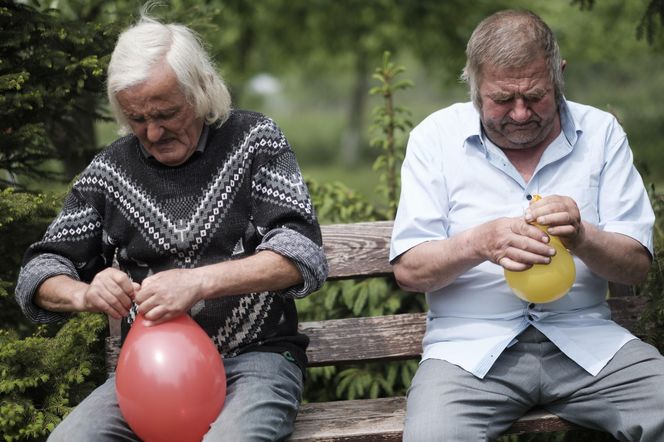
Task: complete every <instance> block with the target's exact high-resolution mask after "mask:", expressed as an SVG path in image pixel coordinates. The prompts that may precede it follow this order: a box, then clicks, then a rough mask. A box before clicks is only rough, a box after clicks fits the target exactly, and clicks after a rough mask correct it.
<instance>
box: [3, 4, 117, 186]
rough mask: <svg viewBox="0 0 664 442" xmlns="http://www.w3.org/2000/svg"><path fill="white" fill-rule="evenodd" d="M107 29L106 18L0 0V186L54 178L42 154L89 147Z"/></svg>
mask: <svg viewBox="0 0 664 442" xmlns="http://www.w3.org/2000/svg"><path fill="white" fill-rule="evenodd" d="M114 36H115V30H114V27H113V26H108V25H105V26H102V25H100V24H98V23H94V22H93V23H88V22H82V21H74V20H68V19H65V18H63V17H62V15H61V14H60V13H59V11H57V10H44V11H41V10H38V9H37V8H35V7H33V6H30V5H26V4H22V3H18V2H13V1H6V0H0V172H3V171H4V173H3V174H2V175H0V186H2V187H4V186H7V185H17V182H18V181H17V180H18V178H20V177H32V178H40V179H56V178H61V177H62V176H61V174H59V173H57V172H56V171H54V170H50V169H47V168H45V167H44V163H45V162H46V160H49V159H53V158H61V159H65V158H66V159H71V158H72V156H81V155H88V156H89V155H91V154H92V153H91V152H90V151H93V150H94V149H95V148H96V146H95V145H94V141H93V138H94V137H93V133H94V132H93V131H92V122H93V121H94V119H95V118H102V115H101V113H100V111H99V109H100V99H102V98H103V91H104V81H103V80H104V79H103V75H104V72H105V70H106V63H107V62H108V58H109V56H110V52H111V49H112V44H113V42H114V39H115V37H114ZM86 123H87V124H86ZM86 129H87V130H86Z"/></svg>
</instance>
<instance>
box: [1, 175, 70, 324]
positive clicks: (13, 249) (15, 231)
mask: <svg viewBox="0 0 664 442" xmlns="http://www.w3.org/2000/svg"><path fill="white" fill-rule="evenodd" d="M60 205H61V198H60V197H58V196H55V195H50V194H42V195H34V194H31V193H24V192H17V191H15V190H14V189H13V188H11V187H10V188H6V189H4V190H0V256H2V257H3V258H2V260H0V324H3V327H9V328H13V329H15V330H18V331H19V332H20V333H21V334H25V333H27V332H29V331H30V330H31V328H32V327H31V326H30V325H29V324H28V322H27V320H25V319H24V318H23V315H22V314H21V312H20V310H19V309H18V306H17V304H16V302H15V301H14V299H13V297H10V296H9V294H10V293H12V294H13V292H14V281H16V277H17V276H18V271H19V268H20V266H21V258H22V256H23V252H24V251H25V250H26V249H27V247H28V246H29V245H30V244H32V243H33V242H35V241H37V240H38V239H39V238H40V237H41V235H42V233H43V232H44V230H46V226H48V224H49V223H50V222H51V220H52V219H53V217H54V216H55V214H56V213H57V210H58V208H59V207H60Z"/></svg>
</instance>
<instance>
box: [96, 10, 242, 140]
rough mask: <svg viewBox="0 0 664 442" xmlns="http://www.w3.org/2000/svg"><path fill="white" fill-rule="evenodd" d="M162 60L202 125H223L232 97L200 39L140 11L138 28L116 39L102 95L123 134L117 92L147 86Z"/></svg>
mask: <svg viewBox="0 0 664 442" xmlns="http://www.w3.org/2000/svg"><path fill="white" fill-rule="evenodd" d="M162 61H165V62H166V63H168V65H169V66H170V67H171V69H173V72H175V76H176V77H177V80H178V83H179V85H180V88H181V90H182V92H183V93H184V95H185V97H186V98H187V101H188V102H189V103H190V104H191V105H192V106H193V108H194V111H195V112H196V116H197V117H199V118H203V117H204V118H205V122H206V123H207V124H214V123H217V124H219V125H220V124H222V123H223V122H224V121H226V119H227V118H228V115H229V114H230V111H231V96H230V93H229V92H228V89H227V88H226V85H225V84H224V81H223V79H222V78H221V76H220V75H219V74H218V73H217V71H216V70H215V68H214V65H213V63H212V61H211V59H210V56H209V55H208V53H207V52H206V51H205V49H203V44H202V43H201V40H200V39H199V37H198V36H197V35H196V33H195V32H194V31H192V30H191V29H189V28H188V27H186V26H183V25H180V24H175V23H170V24H164V23H161V22H159V21H158V20H156V19H154V18H152V17H149V16H148V15H147V10H146V9H144V10H143V11H142V13H141V19H140V20H139V21H138V23H136V24H135V25H133V26H131V27H129V28H128V29H126V30H125V31H124V32H122V33H121V34H120V37H119V38H118V42H117V44H116V46H115V49H114V50H113V54H112V55H111V61H110V62H109V64H108V78H107V90H106V92H107V95H108V101H109V103H110V106H111V111H112V112H113V116H114V117H115V119H116V121H117V122H118V124H119V125H120V129H121V131H122V132H125V133H127V132H129V125H128V121H127V119H126V117H125V116H124V114H123V112H122V109H121V108H120V104H119V103H118V100H117V98H116V95H117V93H118V92H120V91H122V90H124V89H127V88H129V87H131V86H134V85H137V84H140V83H143V82H144V81H146V80H147V79H148V77H149V74H150V69H151V68H152V67H153V66H155V65H157V64H158V63H159V62H162Z"/></svg>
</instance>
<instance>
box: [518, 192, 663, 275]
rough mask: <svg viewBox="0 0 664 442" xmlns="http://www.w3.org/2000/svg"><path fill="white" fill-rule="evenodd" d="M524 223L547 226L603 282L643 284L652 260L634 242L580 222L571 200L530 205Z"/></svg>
mask: <svg viewBox="0 0 664 442" xmlns="http://www.w3.org/2000/svg"><path fill="white" fill-rule="evenodd" d="M526 219H527V220H529V221H537V222H538V223H540V224H542V225H545V226H547V231H548V233H550V234H551V235H556V236H558V237H559V238H560V239H561V241H562V242H563V244H564V245H565V246H566V247H567V248H568V249H569V250H570V251H571V252H572V253H573V254H574V255H576V256H577V257H578V258H579V259H581V260H582V261H583V262H584V264H586V265H587V266H588V268H589V269H590V270H592V271H593V272H594V273H596V274H597V275H599V276H601V277H602V278H604V279H606V280H608V281H612V282H617V283H621V284H628V285H633V284H638V283H641V282H643V281H644V280H645V278H646V276H647V274H648V270H649V269H650V263H651V260H652V257H651V255H650V252H649V251H648V250H647V249H646V248H645V247H644V246H643V245H642V244H641V243H639V242H638V241H637V240H635V239H633V238H630V237H629V236H626V235H622V234H620V233H615V232H605V231H602V230H600V229H599V228H598V227H597V226H595V225H592V224H590V223H588V222H585V221H582V220H581V215H580V212H579V208H578V206H577V204H576V202H575V201H574V200H572V199H571V198H569V197H566V196H559V195H552V196H549V197H546V198H543V199H541V200H540V201H537V202H535V203H533V204H532V205H531V206H530V207H529V208H528V210H527V211H526Z"/></svg>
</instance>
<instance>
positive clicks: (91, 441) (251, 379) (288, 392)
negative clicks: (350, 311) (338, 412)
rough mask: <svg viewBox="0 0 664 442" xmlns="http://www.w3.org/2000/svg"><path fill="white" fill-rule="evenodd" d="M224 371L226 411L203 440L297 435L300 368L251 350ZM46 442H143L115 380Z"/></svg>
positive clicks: (237, 441)
mask: <svg viewBox="0 0 664 442" xmlns="http://www.w3.org/2000/svg"><path fill="white" fill-rule="evenodd" d="M224 368H225V370H226V379H227V387H226V401H225V403H224V408H223V409H222V410H221V414H220V415H219V417H218V418H217V420H216V421H215V422H214V423H213V424H212V426H211V428H210V430H209V432H208V433H207V434H206V435H205V438H204V439H203V440H204V441H211V442H220V441H228V442H243V441H247V442H248V441H252V442H253V441H277V440H283V439H284V438H286V437H287V436H288V435H289V434H290V433H291V432H292V431H293V423H294V421H295V416H296V414H297V408H298V406H299V401H300V396H301V392H302V371H301V370H300V369H299V367H298V366H297V365H296V364H295V363H293V362H290V361H288V360H287V359H286V358H284V357H283V356H282V355H280V354H277V353H263V352H250V353H246V354H243V355H240V356H236V357H234V358H228V359H226V360H224ZM48 441H49V442H111V441H123V442H139V441H140V439H139V438H138V437H136V435H135V434H134V433H133V432H132V431H131V429H130V428H129V427H128V426H127V423H126V422H125V420H124V419H123V418H122V414H121V413H120V408H119V406H118V401H117V399H116V395H115V377H111V378H109V380H108V381H106V383H105V384H103V385H102V386H100V387H99V388H97V389H96V390H95V391H93V392H92V393H91V394H90V396H88V397H87V398H86V399H85V400H84V401H83V402H81V403H80V404H79V405H78V406H77V407H76V408H75V409H74V411H72V412H71V413H70V414H69V415H68V416H67V418H66V419H65V420H63V421H62V423H61V424H60V425H58V426H57V427H56V429H55V430H54V431H53V433H52V434H51V436H50V437H49V439H48ZM173 442H177V441H173Z"/></svg>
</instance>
